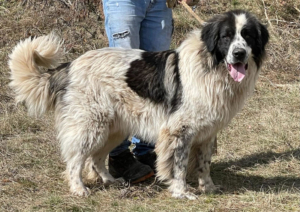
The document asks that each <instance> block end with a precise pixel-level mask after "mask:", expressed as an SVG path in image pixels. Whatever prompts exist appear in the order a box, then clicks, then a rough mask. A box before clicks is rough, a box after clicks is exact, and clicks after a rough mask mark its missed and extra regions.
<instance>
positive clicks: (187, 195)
mask: <svg viewBox="0 0 300 212" xmlns="http://www.w3.org/2000/svg"><path fill="white" fill-rule="evenodd" d="M172 197H175V198H178V199H189V200H196V199H198V196H197V195H195V194H193V193H191V192H185V193H178V192H173V193H172Z"/></svg>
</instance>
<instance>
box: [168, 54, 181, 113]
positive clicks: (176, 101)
mask: <svg viewBox="0 0 300 212" xmlns="http://www.w3.org/2000/svg"><path fill="white" fill-rule="evenodd" d="M178 63H179V55H178V53H176V54H175V59H174V61H173V66H174V83H175V94H174V95H173V97H172V99H171V102H170V106H171V107H170V108H171V109H170V113H173V112H175V111H176V110H177V109H178V108H179V106H180V105H181V100H182V83H181V79H180V74H179V67H178Z"/></svg>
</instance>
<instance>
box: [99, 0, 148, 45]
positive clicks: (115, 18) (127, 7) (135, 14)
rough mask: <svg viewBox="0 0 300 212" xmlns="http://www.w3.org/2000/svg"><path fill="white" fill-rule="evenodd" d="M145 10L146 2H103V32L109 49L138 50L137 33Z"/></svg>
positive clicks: (110, 0)
mask: <svg viewBox="0 0 300 212" xmlns="http://www.w3.org/2000/svg"><path fill="white" fill-rule="evenodd" d="M147 1H150V0H147ZM146 9H147V3H146V1H132V0H103V11H104V16H105V31H106V34H107V37H108V41H109V46H110V47H121V48H128V49H139V48H140V37H139V31H140V25H141V22H142V21H143V19H144V18H145V14H146Z"/></svg>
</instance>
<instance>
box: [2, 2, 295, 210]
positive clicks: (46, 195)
mask: <svg viewBox="0 0 300 212" xmlns="http://www.w3.org/2000/svg"><path fill="white" fill-rule="evenodd" d="M101 7H102V6H101V2H100V1H99V0H89V1H88V0H85V1H79V0H56V1H54V0H48V1H42V0H40V1H37V0H15V1H9V0H0V61H1V62H0V211H300V124H299V123H300V97H299V73H300V71H299V70H300V65H299V64H300V63H299V61H300V1H299V0H294V1H293V0H276V1H271V0H253V1H248V0H232V1H229V0H220V1H215V0H210V1H208V0H203V1H201V2H200V3H199V5H198V8H197V9H196V13H197V14H198V15H199V16H200V17H201V18H203V19H208V18H209V17H212V16H213V15H214V14H218V13H221V12H224V11H227V10H229V9H234V8H240V9H247V10H250V11H251V12H253V13H254V14H256V15H257V17H259V18H260V19H261V20H262V22H263V23H265V24H267V25H268V29H269V31H270V34H271V40H270V43H269V45H268V47H267V49H268V57H267V61H266V63H265V65H264V68H263V70H262V73H261V76H260V79H259V82H258V83H257V86H256V89H255V93H254V95H253V96H252V97H251V98H250V100H249V101H248V102H247V104H246V106H245V108H244V109H243V111H242V112H241V113H240V114H238V116H237V117H236V118H235V119H234V120H233V122H232V123H231V124H230V126H229V127H227V128H226V129H225V130H224V131H222V132H221V133H220V134H219V137H218V145H219V147H218V154H217V155H216V156H214V158H213V163H212V171H211V175H212V178H213V180H214V182H215V184H216V185H221V186H222V192H221V193H220V194H211V195H205V194H199V199H198V200H196V201H188V200H178V199H173V198H171V197H170V195H169V193H168V192H167V190H166V186H165V185H163V184H161V183H156V182H154V179H151V180H149V181H148V182H145V183H141V184H138V185H132V186H125V185H124V186H111V187H104V186H103V185H102V184H101V182H98V183H89V184H88V185H89V187H90V188H91V190H92V195H90V196H89V197H86V198H79V197H74V196H71V195H70V194H69V192H68V189H69V188H68V185H67V183H65V182H64V181H63V178H62V177H61V173H62V172H63V171H64V167H65V165H64V163H63V162H62V160H61V157H60V152H59V147H58V143H57V141H56V138H55V131H54V127H53V114H52V113H50V114H47V115H46V116H44V117H42V118H40V119H35V118H32V117H29V116H27V112H26V108H25V107H24V106H23V105H21V104H20V105H16V104H15V102H14V98H13V92H12V91H11V90H10V88H9V87H8V83H9V69H8V66H7V61H8V55H9V53H10V52H11V50H12V48H13V47H14V46H15V45H16V44H17V42H18V41H19V40H21V39H24V38H27V37H29V36H40V35H44V34H48V33H49V32H51V31H55V32H56V33H57V34H59V35H60V36H61V37H62V38H64V40H65V43H64V46H65V48H66V51H67V52H68V55H67V57H66V58H65V61H70V60H72V59H74V58H76V57H78V56H79V55H81V54H83V53H84V52H86V51H88V50H91V49H97V48H101V47H106V46H107V45H108V42H107V38H106V35H105V30H104V23H103V22H104V20H103V18H104V17H103V14H102V8H101ZM174 20H175V29H174V35H173V43H172V48H176V47H177V46H178V45H179V44H180V42H181V41H182V39H183V38H184V37H185V35H186V34H187V32H188V31H190V30H192V29H194V28H197V27H198V23H197V21H196V20H194V19H193V18H192V17H191V16H190V15H189V14H188V12H186V11H185V10H184V9H183V8H181V7H180V6H178V7H177V8H176V9H174ZM87 183H88V182H87Z"/></svg>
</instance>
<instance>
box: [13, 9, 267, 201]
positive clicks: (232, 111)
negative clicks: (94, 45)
mask: <svg viewBox="0 0 300 212" xmlns="http://www.w3.org/2000/svg"><path fill="white" fill-rule="evenodd" d="M268 39H269V34H268V31H267V29H266V28H265V27H264V26H263V25H262V24H261V23H259V21H258V20H257V19H256V18H255V17H253V16H252V15H251V14H249V13H248V12H245V11H231V12H227V13H225V14H222V15H218V16H216V17H214V18H213V19H211V20H209V21H208V22H207V24H206V25H205V26H204V27H203V28H202V30H196V31H194V32H192V33H191V34H190V35H189V36H188V38H187V39H186V40H185V41H184V42H183V43H182V44H181V45H180V47H179V48H178V49H176V50H174V51H173V50H169V51H164V52H144V51H142V50H129V49H117V48H104V49H100V50H93V51H89V52H87V53H85V54H84V55H82V56H80V57H79V58H77V59H76V60H74V61H73V62H70V63H64V64H61V63H60V59H61V58H62V57H63V54H64V53H63V51H62V48H61V44H62V43H61V42H60V40H59V38H57V37H56V36H55V35H53V34H50V35H48V36H42V37H38V38H34V39H26V40H25V41H22V42H20V43H19V44H18V45H17V46H16V47H15V48H14V50H13V52H12V54H11V55H10V61H9V66H10V69H11V80H12V82H11V84H10V85H11V87H12V88H13V89H14V91H15V92H16V99H17V101H25V103H26V105H27V107H28V110H29V112H30V113H31V114H34V115H41V114H42V113H44V112H46V111H47V110H49V109H51V108H54V110H55V117H56V127H57V131H58V140H59V141H60V144H61V151H62V156H63V158H64V160H65V162H66V163H67V170H66V173H67V175H68V179H69V182H70V189H71V192H72V193H74V194H76V195H86V194H88V190H87V188H86V187H85V186H84V184H83V183H82V179H81V172H82V168H83V166H84V163H85V161H86V159H87V158H88V157H89V158H91V160H92V163H93V170H94V171H95V172H97V174H99V175H100V177H101V178H102V179H103V181H104V183H108V182H114V181H115V179H114V178H113V177H112V176H111V175H110V174H109V173H108V171H107V170H106V168H105V158H106V156H107V154H108V153H109V152H110V150H112V149H113V148H114V147H115V146H117V145H118V144H119V143H120V142H121V141H122V140H123V139H124V138H126V137H127V136H128V135H129V134H131V133H133V134H135V135H137V136H139V137H141V138H144V139H145V140H147V141H151V142H153V143H156V152H157V155H158V159H157V171H158V172H157V175H158V176H159V178H160V179H161V180H165V181H166V182H167V183H169V185H170V187H169V190H170V191H171V193H172V195H173V196H174V197H179V198H189V199H194V198H195V196H194V195H193V194H191V193H189V192H188V191H187V186H186V175H187V172H188V171H189V170H196V171H197V173H198V175H199V177H198V180H199V189H200V190H201V191H203V192H207V191H212V190H214V189H215V186H214V184H213V182H212V180H211V178H210V162H211V153H212V144H213V141H214V138H215V137H216V134H217V132H218V131H219V130H221V129H223V128H224V127H225V126H226V125H228V123H229V122H230V120H231V119H232V118H233V117H234V116H235V115H236V113H237V112H238V111H239V110H241V108H242V107H243V105H244V102H245V100H246V98H247V97H248V95H249V94H250V93H251V92H252V91H253V89H254V86H255V82H256V80H257V77H258V74H259V71H260V68H261V65H262V61H263V57H264V53H265V45H266V43H267V42H268ZM42 66H43V67H46V68H47V69H48V70H47V69H42V68H41V67H42ZM57 66H58V67H57ZM188 158H190V160H188ZM188 161H189V162H190V163H189V169H188Z"/></svg>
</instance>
